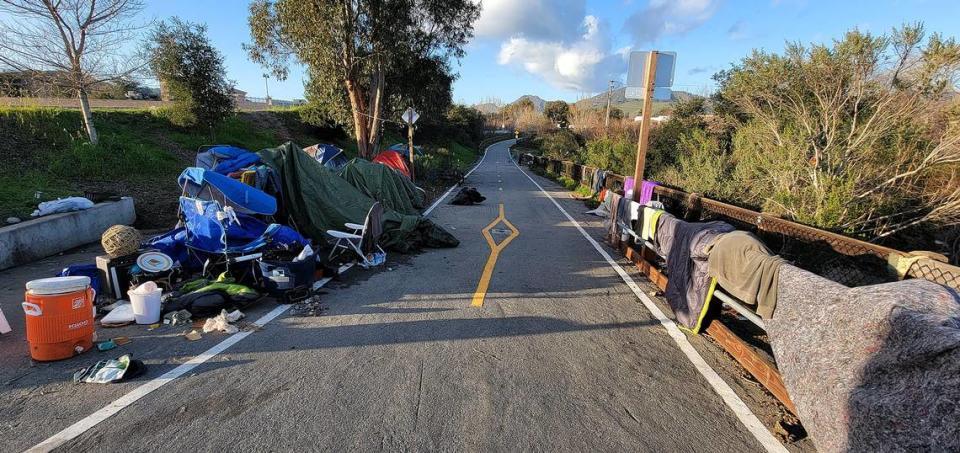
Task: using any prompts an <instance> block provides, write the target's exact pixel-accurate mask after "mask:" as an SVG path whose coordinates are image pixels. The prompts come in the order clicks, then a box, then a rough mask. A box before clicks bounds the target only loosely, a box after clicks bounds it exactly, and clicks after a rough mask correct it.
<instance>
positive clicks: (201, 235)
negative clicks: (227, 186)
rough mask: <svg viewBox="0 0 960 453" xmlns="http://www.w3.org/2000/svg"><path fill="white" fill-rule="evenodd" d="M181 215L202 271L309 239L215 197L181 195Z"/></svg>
mask: <svg viewBox="0 0 960 453" xmlns="http://www.w3.org/2000/svg"><path fill="white" fill-rule="evenodd" d="M180 215H181V218H182V220H181V221H182V223H183V227H184V233H185V241H184V245H185V246H186V248H187V250H188V251H189V252H190V253H192V254H193V255H194V256H196V257H197V258H199V260H200V261H202V262H203V263H204V265H203V274H204V275H210V272H209V271H210V270H211V269H212V268H214V267H219V266H221V265H222V266H224V267H225V268H226V270H229V269H230V265H232V264H236V263H244V262H249V261H253V260H256V259H258V258H260V257H261V256H263V251H265V250H293V249H295V248H302V247H303V246H305V245H307V244H308V241H307V240H306V239H305V238H304V237H303V236H301V235H300V233H297V232H296V231H295V230H293V229H292V228H290V227H287V226H284V225H278V224H276V223H271V224H266V223H264V222H262V221H261V220H259V219H257V218H256V217H253V216H251V215H248V214H243V213H238V212H237V211H236V210H235V209H233V208H231V207H229V206H228V207H222V206H221V205H220V203H219V202H217V201H215V200H200V199H197V198H189V197H180Z"/></svg>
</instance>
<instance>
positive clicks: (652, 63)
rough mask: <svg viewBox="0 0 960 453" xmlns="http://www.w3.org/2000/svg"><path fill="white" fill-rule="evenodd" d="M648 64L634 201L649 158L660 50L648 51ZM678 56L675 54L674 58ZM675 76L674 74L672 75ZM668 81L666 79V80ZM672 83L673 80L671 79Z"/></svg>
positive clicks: (645, 71)
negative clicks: (651, 111)
mask: <svg viewBox="0 0 960 453" xmlns="http://www.w3.org/2000/svg"><path fill="white" fill-rule="evenodd" d="M646 54H647V55H646V56H647V62H646V63H647V64H646V68H645V69H644V71H643V72H644V74H645V76H646V77H644V80H643V88H644V97H643V112H642V115H643V116H642V117H641V118H642V119H641V123H640V139H639V140H637V163H636V165H635V166H634V169H633V179H634V181H635V183H634V184H635V186H634V187H635V188H634V190H633V199H634V201H636V200H639V199H640V190H638V189H636V187H640V185H641V184H642V182H643V167H644V165H645V164H646V160H647V141H648V139H649V137H650V110H651V109H652V108H653V94H654V93H653V91H654V88H655V87H656V84H655V81H656V74H657V59H658V57H659V56H660V55H659V52H657V51H655V50H651V51H650V52H646ZM630 57H631V58H630V59H631V62H632V60H633V55H632V54H631V56H630ZM675 57H676V56H675V55H674V58H675ZM670 64H671V65H672V64H673V60H671V61H670ZM670 78H671V79H672V78H673V77H672V76H671V77H670ZM665 81H666V80H665ZM669 81H670V82H671V83H672V80H669Z"/></svg>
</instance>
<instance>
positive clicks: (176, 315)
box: [163, 310, 193, 327]
mask: <svg viewBox="0 0 960 453" xmlns="http://www.w3.org/2000/svg"><path fill="white" fill-rule="evenodd" d="M192 318H193V315H192V314H191V313H190V312H189V311H188V310H177V311H171V312H169V313H167V314H165V315H163V323H164V324H166V325H169V326H170V327H173V326H179V325H184V324H191V323H192V322H191V319H192Z"/></svg>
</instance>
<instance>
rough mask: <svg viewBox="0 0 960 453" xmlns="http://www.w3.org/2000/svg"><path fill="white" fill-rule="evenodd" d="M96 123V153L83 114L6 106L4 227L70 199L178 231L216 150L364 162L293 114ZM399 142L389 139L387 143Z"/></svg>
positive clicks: (456, 148)
mask: <svg viewBox="0 0 960 453" xmlns="http://www.w3.org/2000/svg"><path fill="white" fill-rule="evenodd" d="M94 121H95V123H96V125H97V128H98V131H99V133H100V143H99V144H98V145H96V146H94V145H91V144H89V143H88V142H87V141H86V138H85V134H84V133H83V127H82V122H81V117H80V114H79V112H78V111H76V110H68V109H54V108H35V107H27V108H24V107H16V108H12V107H0V149H2V150H3V156H4V158H5V159H4V162H3V165H0V220H2V219H3V218H6V217H9V216H16V217H20V218H22V219H26V218H28V217H29V215H30V212H32V211H33V209H35V207H36V204H37V203H38V202H39V201H45V200H50V199H55V198H57V197H62V196H67V195H88V196H95V195H127V196H133V197H134V199H135V200H136V202H137V212H138V222H137V223H138V226H141V227H150V228H153V227H156V228H159V227H167V226H170V224H172V221H173V219H174V217H175V214H176V203H177V196H178V195H179V193H180V191H179V187H178V186H177V182H176V178H177V176H178V175H179V174H180V172H181V171H182V170H183V169H184V168H185V167H187V166H190V165H192V164H193V160H194V157H195V155H196V150H197V148H198V147H200V146H203V145H208V144H214V143H216V144H229V145H235V146H240V147H243V148H246V149H251V150H259V149H263V148H269V147H274V146H277V145H279V144H281V143H283V142H285V141H288V140H292V141H294V142H295V143H297V144H301V145H303V146H305V145H309V144H313V143H321V142H324V143H335V144H337V145H338V146H340V147H342V148H344V150H345V151H346V152H347V153H348V154H349V155H351V156H355V155H356V145H355V144H354V143H353V142H352V140H351V139H350V138H349V137H348V136H346V135H345V134H344V133H343V132H342V131H341V130H339V129H329V128H318V127H314V126H310V125H307V124H305V123H303V122H301V121H300V118H299V113H298V112H297V111H295V110H289V109H288V110H277V111H270V112H250V113H246V112H244V113H239V114H237V115H235V116H233V117H231V118H229V119H227V120H226V121H224V122H223V123H222V124H221V125H219V126H218V127H216V128H215V129H214V130H212V131H209V132H207V131H195V130H184V129H180V128H177V127H175V126H174V125H172V124H171V123H170V122H169V121H168V120H167V119H166V118H164V117H163V115H162V114H161V113H159V112H158V111H156V110H146V109H144V110H128V109H123V110H119V109H118V110H105V109H101V110H97V111H95V112H94ZM399 141H403V139H402V138H401V137H400V136H399V135H397V134H392V133H387V134H385V137H384V141H383V143H384V144H385V146H389V144H391V143H395V142H399ZM446 146H447V147H448V148H449V149H451V151H452V153H453V154H454V156H455V158H456V159H457V160H460V161H463V162H465V163H464V164H463V165H467V164H469V162H472V161H473V158H474V157H475V156H476V153H475V152H474V151H473V149H472V148H469V147H466V146H463V145H460V144H458V143H454V144H452V145H446ZM38 192H39V195H40V198H39V199H37V198H36V197H35V195H36V194H37V193H38Z"/></svg>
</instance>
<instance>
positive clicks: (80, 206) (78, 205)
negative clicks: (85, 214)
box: [30, 197, 93, 217]
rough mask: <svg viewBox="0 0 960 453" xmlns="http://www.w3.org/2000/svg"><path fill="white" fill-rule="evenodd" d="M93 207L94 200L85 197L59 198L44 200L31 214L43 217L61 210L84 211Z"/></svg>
mask: <svg viewBox="0 0 960 453" xmlns="http://www.w3.org/2000/svg"><path fill="white" fill-rule="evenodd" d="M92 207H93V202H92V201H90V200H88V199H86V198H83V197H67V198H59V199H56V200H51V201H44V202H43V203H40V204H39V205H38V206H37V209H36V210H35V211H33V214H30V216H31V217H42V216H45V215H50V214H58V213H61V212H71V211H82V210H84V209H90V208H92Z"/></svg>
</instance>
